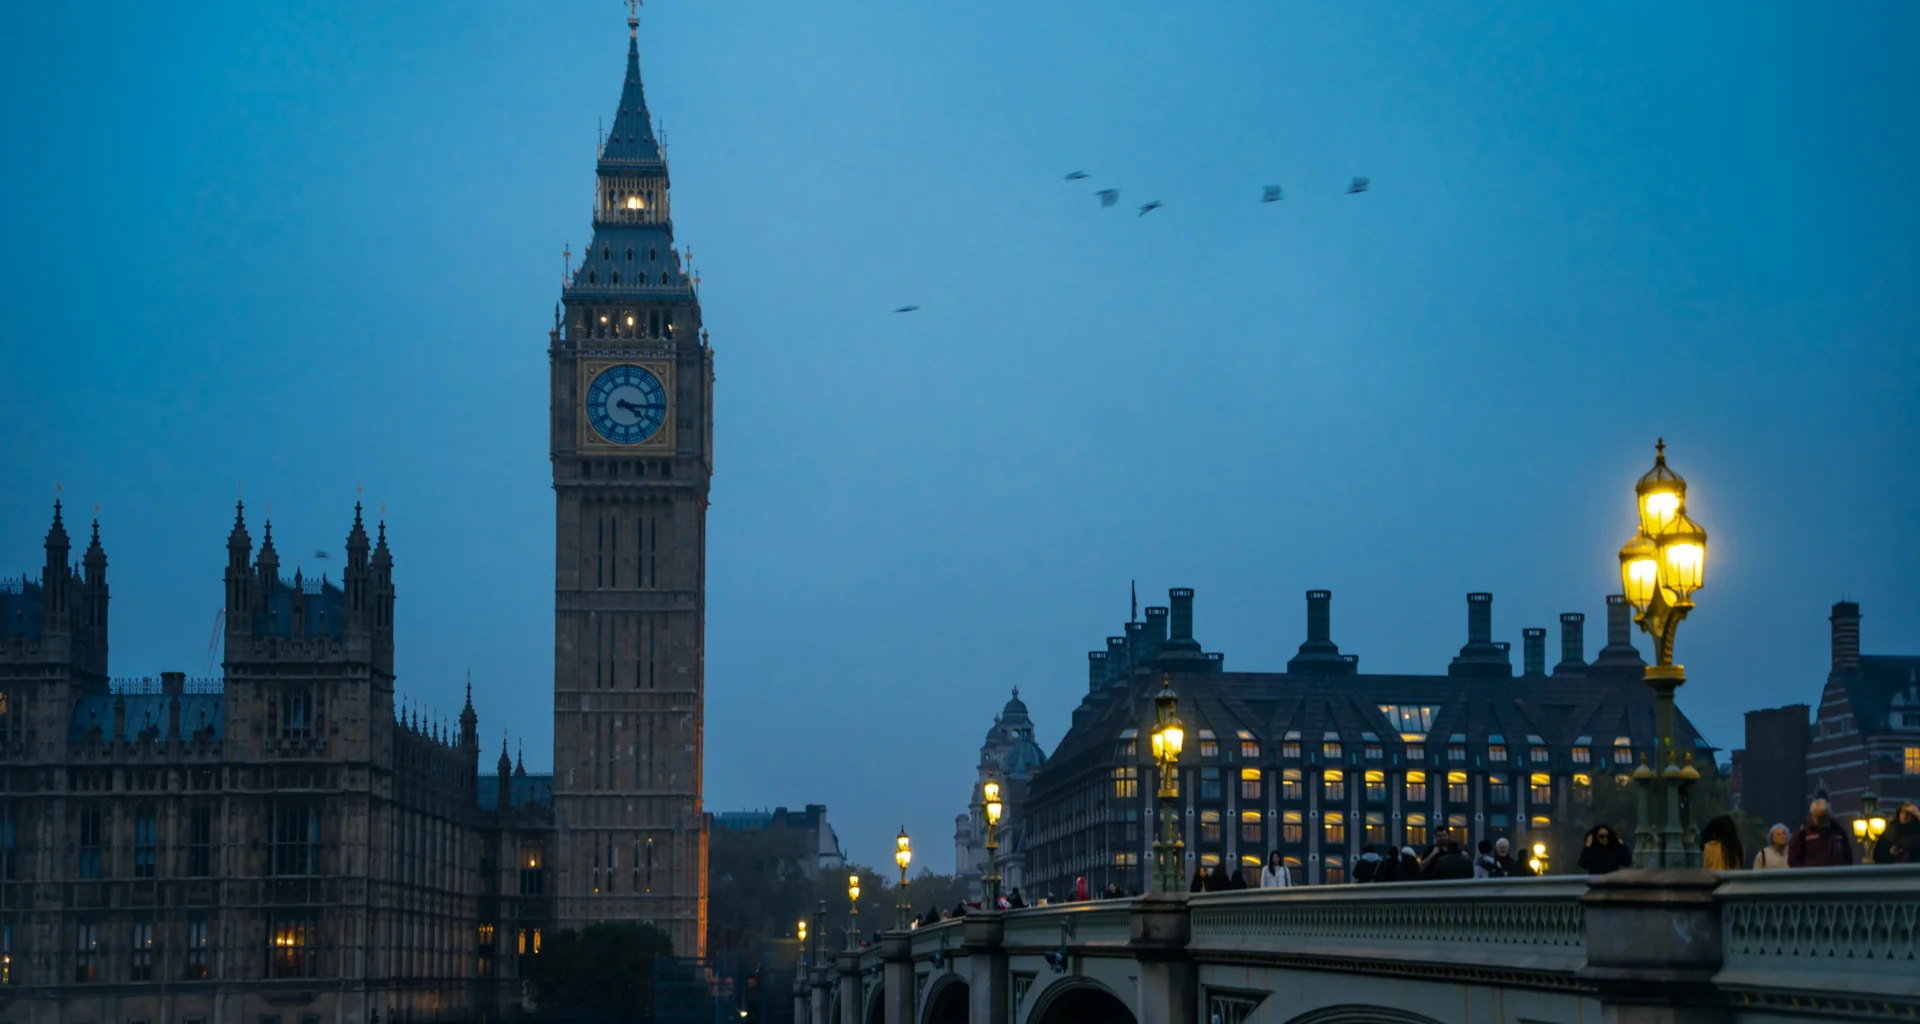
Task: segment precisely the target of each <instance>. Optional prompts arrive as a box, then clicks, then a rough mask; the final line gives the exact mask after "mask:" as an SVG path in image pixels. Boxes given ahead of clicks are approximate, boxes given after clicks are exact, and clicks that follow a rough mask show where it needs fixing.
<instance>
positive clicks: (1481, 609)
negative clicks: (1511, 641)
mask: <svg viewBox="0 0 1920 1024" xmlns="http://www.w3.org/2000/svg"><path fill="white" fill-rule="evenodd" d="M1467 642H1468V643H1470V644H1484V643H1491V642H1493V595H1492V594H1488V593H1474V594H1468V595H1467Z"/></svg>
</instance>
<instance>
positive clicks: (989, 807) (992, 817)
mask: <svg viewBox="0 0 1920 1024" xmlns="http://www.w3.org/2000/svg"><path fill="white" fill-rule="evenodd" d="M980 795H981V798H982V800H983V801H984V803H985V805H986V807H985V810H986V812H987V824H989V825H998V824H1000V812H1001V811H1002V810H1004V809H1005V808H1004V807H1002V805H1001V803H1000V783H999V782H997V781H995V780H993V779H988V780H987V781H986V782H985V783H983V784H982V785H981V787H980Z"/></svg>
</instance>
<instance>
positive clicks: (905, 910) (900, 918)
mask: <svg viewBox="0 0 1920 1024" xmlns="http://www.w3.org/2000/svg"><path fill="white" fill-rule="evenodd" d="M893 845H894V851H893V862H894V863H895V864H898V865H900V907H899V912H898V914H897V916H896V917H895V919H894V927H895V928H898V929H900V930H901V931H903V932H904V931H906V930H907V929H909V928H911V927H913V907H912V906H911V905H910V904H909V903H908V902H907V865H908V864H911V863H913V848H912V847H911V846H909V845H908V844H907V826H905V825H902V826H900V835H899V836H898V837H897V838H895V839H894V841H893Z"/></svg>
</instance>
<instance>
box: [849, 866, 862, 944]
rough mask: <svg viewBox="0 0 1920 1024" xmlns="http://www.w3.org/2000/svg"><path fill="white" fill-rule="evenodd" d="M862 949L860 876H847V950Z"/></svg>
mask: <svg viewBox="0 0 1920 1024" xmlns="http://www.w3.org/2000/svg"><path fill="white" fill-rule="evenodd" d="M859 948H860V876H859V875H848V876H847V949H848V950H856V949H859Z"/></svg>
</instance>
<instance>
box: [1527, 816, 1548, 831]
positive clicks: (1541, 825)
mask: <svg viewBox="0 0 1920 1024" xmlns="http://www.w3.org/2000/svg"><path fill="white" fill-rule="evenodd" d="M1527 827H1528V828H1530V829H1532V830H1533V831H1535V832H1545V831H1547V830H1549V829H1551V828H1553V819H1552V818H1549V817H1547V816H1546V815H1544V814H1536V815H1534V816H1533V817H1531V818H1528V819H1527Z"/></svg>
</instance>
